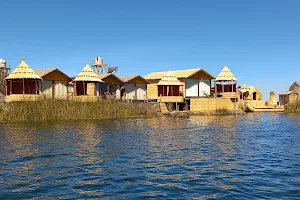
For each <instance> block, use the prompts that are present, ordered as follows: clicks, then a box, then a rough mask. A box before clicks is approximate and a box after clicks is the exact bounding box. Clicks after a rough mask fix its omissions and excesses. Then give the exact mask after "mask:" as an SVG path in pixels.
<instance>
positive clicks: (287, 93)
mask: <svg viewBox="0 0 300 200" xmlns="http://www.w3.org/2000/svg"><path fill="white" fill-rule="evenodd" d="M293 93H295V94H298V93H297V92H295V91H283V92H280V93H279V94H278V95H290V94H293Z"/></svg>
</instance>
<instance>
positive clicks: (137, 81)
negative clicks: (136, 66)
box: [119, 75, 149, 101]
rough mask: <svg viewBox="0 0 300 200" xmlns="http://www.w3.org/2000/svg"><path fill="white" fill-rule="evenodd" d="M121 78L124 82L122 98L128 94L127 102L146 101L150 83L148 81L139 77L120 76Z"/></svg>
mask: <svg viewBox="0 0 300 200" xmlns="http://www.w3.org/2000/svg"><path fill="white" fill-rule="evenodd" d="M119 78H120V80H122V82H123V84H122V88H121V97H123V96H124V95H125V94H126V95H125V98H126V100H137V101H143V100H144V96H145V95H146V93H147V84H148V83H149V82H148V81H147V80H146V79H144V78H143V77H141V76H139V75H132V76H119Z"/></svg>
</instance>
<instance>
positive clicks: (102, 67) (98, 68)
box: [93, 56, 108, 74]
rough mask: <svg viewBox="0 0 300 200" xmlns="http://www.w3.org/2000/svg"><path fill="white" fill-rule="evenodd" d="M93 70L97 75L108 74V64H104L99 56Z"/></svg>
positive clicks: (95, 60)
mask: <svg viewBox="0 0 300 200" xmlns="http://www.w3.org/2000/svg"><path fill="white" fill-rule="evenodd" d="M93 68H94V70H95V72H96V73H97V74H103V73H107V70H108V64H103V59H102V58H101V57H100V56H98V57H96V58H95V59H94V65H93Z"/></svg>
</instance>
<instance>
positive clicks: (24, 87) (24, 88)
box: [23, 78, 25, 94]
mask: <svg viewBox="0 0 300 200" xmlns="http://www.w3.org/2000/svg"><path fill="white" fill-rule="evenodd" d="M23 94H25V80H24V78H23Z"/></svg>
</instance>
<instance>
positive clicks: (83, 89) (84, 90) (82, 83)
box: [82, 81, 86, 95]
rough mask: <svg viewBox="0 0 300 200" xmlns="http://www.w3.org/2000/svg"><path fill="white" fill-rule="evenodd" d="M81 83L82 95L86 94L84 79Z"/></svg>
mask: <svg viewBox="0 0 300 200" xmlns="http://www.w3.org/2000/svg"><path fill="white" fill-rule="evenodd" d="M82 85H83V95H86V94H85V82H84V81H82Z"/></svg>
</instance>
